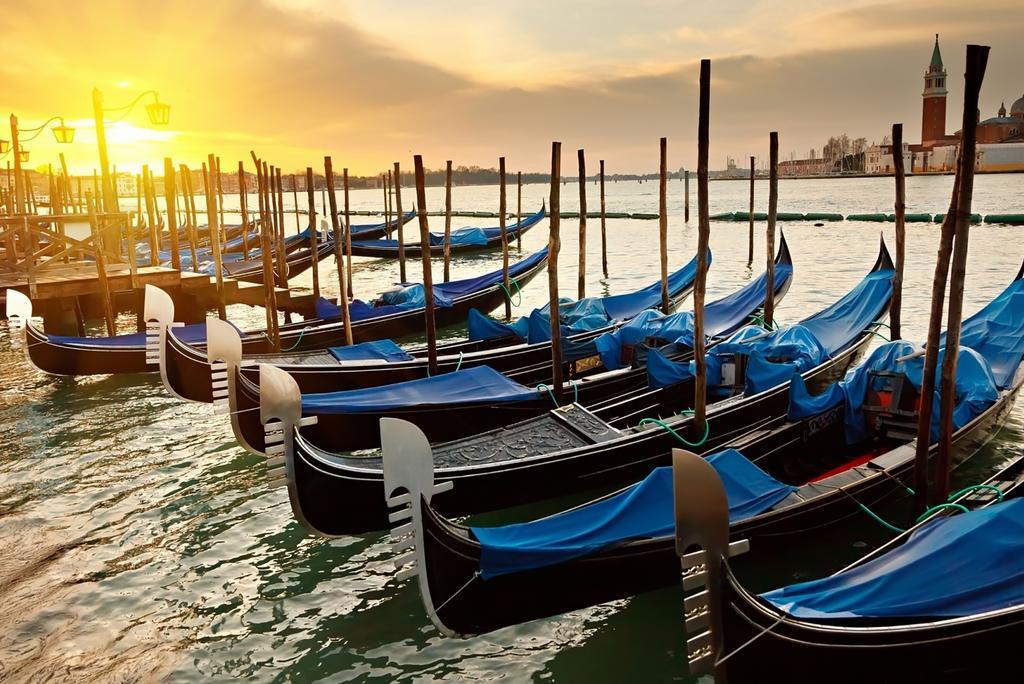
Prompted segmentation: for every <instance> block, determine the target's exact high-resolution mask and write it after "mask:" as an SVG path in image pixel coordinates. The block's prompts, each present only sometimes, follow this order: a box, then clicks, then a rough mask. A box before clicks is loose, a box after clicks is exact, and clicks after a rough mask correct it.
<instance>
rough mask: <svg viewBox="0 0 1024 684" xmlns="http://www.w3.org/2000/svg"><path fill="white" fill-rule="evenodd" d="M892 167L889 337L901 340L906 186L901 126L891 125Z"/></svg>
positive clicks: (899, 124)
mask: <svg viewBox="0 0 1024 684" xmlns="http://www.w3.org/2000/svg"><path fill="white" fill-rule="evenodd" d="M892 166H893V170H894V172H895V173H894V176H895V179H896V204H895V206H894V209H895V211H896V275H894V276H893V278H892V300H891V303H890V304H889V333H890V334H889V337H890V338H891V339H893V340H900V339H903V331H902V325H901V323H902V318H903V316H902V309H903V263H904V260H905V259H906V253H907V226H906V212H907V204H906V196H907V184H906V178H905V175H904V168H903V124H901V123H897V124H893V125H892Z"/></svg>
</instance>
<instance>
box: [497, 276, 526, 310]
mask: <svg viewBox="0 0 1024 684" xmlns="http://www.w3.org/2000/svg"><path fill="white" fill-rule="evenodd" d="M508 281H509V282H510V283H512V284H513V285H515V286H516V297H518V298H519V301H518V302H513V301H512V293H511V292H509V291H508V288H507V287H505V283H498V287H500V288H501V289H502V291H503V292H504V293H505V296H506V297H507V298H508V301H509V302H511V303H512V306H519V305H520V304H522V303H523V291H522V290H521V289H519V283H517V282H516V279H515V278H511V277H510V278H509V279H508Z"/></svg>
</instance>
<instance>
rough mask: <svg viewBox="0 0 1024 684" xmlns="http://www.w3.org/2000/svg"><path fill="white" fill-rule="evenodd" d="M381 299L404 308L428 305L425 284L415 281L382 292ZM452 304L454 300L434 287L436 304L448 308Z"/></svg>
mask: <svg viewBox="0 0 1024 684" xmlns="http://www.w3.org/2000/svg"><path fill="white" fill-rule="evenodd" d="M380 301H382V302H384V303H385V304H390V305H391V306H398V307H402V308H404V309H420V308H422V307H424V306H426V305H427V293H426V291H425V290H424V288H423V285H421V284H420V283H415V284H413V285H406V286H405V287H402V288H398V289H395V290H391V291H389V292H385V293H383V294H381V296H380ZM451 305H452V300H451V299H449V298H447V297H445V296H444V294H443V293H441V292H438V290H437V288H434V306H438V307H441V308H442V309H447V308H449V307H450V306H451Z"/></svg>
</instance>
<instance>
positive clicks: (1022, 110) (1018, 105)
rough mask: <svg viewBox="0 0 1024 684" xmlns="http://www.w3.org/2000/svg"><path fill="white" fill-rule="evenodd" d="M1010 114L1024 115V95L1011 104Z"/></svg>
mask: <svg viewBox="0 0 1024 684" xmlns="http://www.w3.org/2000/svg"><path fill="white" fill-rule="evenodd" d="M1010 116H1024V97H1021V98H1020V99H1019V100H1017V101H1016V102H1014V103H1013V104H1012V105H1010Z"/></svg>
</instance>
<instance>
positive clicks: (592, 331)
mask: <svg viewBox="0 0 1024 684" xmlns="http://www.w3.org/2000/svg"><path fill="white" fill-rule="evenodd" d="M708 258H709V263H710V252H709V255H708ZM778 263H779V264H780V268H779V269H778V270H777V274H778V278H779V279H780V282H781V281H783V280H785V278H784V277H783V276H785V275H786V273H787V272H788V271H787V270H786V269H784V268H782V267H781V264H790V265H791V261H790V257H789V250H788V247H787V246H786V243H785V239H783V241H782V243H781V245H780V248H779V260H778ZM696 273H697V259H696V257H694V258H693V259H692V260H690V262H689V263H687V264H685V265H684V266H683V267H682V268H680V269H679V270H677V271H675V272H674V273H671V274H669V277H668V289H669V298H670V302H671V305H672V307H673V308H675V307H677V306H678V305H679V304H680V302H682V301H683V300H684V299H685V298H686V297H687V296H688V295H689V294H690V291H691V290H692V289H693V281H694V278H695V277H696ZM660 303H661V281H660V280H659V281H656V282H654V283H652V284H650V285H648V286H647V287H645V288H642V289H640V290H636V291H633V292H628V293H623V294H619V295H611V296H608V297H592V298H588V299H586V300H583V301H580V302H573V303H567V304H564V305H563V306H562V307H560V316H561V317H562V319H563V321H565V320H566V319H567V318H568V317H567V316H566V315H563V313H564V312H565V313H568V312H572V311H573V310H580V309H585V310H593V309H595V308H596V309H600V310H601V311H602V312H603V313H604V315H605V317H606V318H607V324H606V325H601V324H598V325H594V323H593V319H592V317H588V320H587V321H586V323H587V325H578V324H576V323H574V322H571V323H570V324H569V325H570V327H569V329H568V333H569V334H567V335H566V337H565V338H564V346H565V351H564V353H565V354H566V357H567V361H566V373H573V372H575V369H576V367H577V366H582V365H583V364H584V363H586V360H585V358H586V357H588V356H593V355H594V354H595V353H597V352H596V347H595V345H594V340H595V339H596V338H598V337H599V336H600V335H602V334H604V333H606V332H610V331H612V330H614V329H615V328H617V327H619V326H621V325H622V324H624V323H625V322H627V321H630V320H632V319H633V318H635V317H636V316H637V315H639V314H641V313H642V312H643V311H645V310H647V309H650V308H652V307H654V306H658V305H660ZM546 311H547V307H544V308H543V309H537V310H534V311H533V312H532V313H531V314H529V315H527V316H523V317H522V318H520V319H519V321H518V322H516V323H514V324H511V325H509V324H504V323H499V322H497V321H494V320H492V319H489V318H487V317H486V316H484V315H483V314H480V313H479V312H478V311H470V313H469V320H468V322H469V330H470V339H468V340H458V341H451V342H441V343H440V344H438V346H437V365H438V371H439V373H450V372H452V371H454V370H456V369H462V368H471V367H473V366H480V365H488V366H491V367H492V368H494V369H495V370H499V371H509V370H515V369H520V368H529V367H537V366H540V365H543V364H550V363H551V342H550V339H549V337H550V335H549V334H543V331H541V334H540V335H535V334H534V332H535V331H533V330H528V331H527V332H526V333H525V334H524V333H523V332H522V330H521V328H522V326H521V325H520V322H524V321H525V322H526V323H527V324H529V322H531V321H534V320H535V319H538V317H540V319H543V320H548V319H547V318H546V316H547V314H546ZM548 325H550V323H548ZM230 334H234V333H230ZM538 338H539V339H538ZM226 348H227V349H228V350H230V349H231V346H230V345H228V346H227V347H226ZM249 359H250V360H251V361H255V362H257V363H270V364H273V365H275V366H278V367H280V368H282V369H284V370H285V371H287V372H288V373H289V374H290V375H292V376H293V377H294V378H295V380H296V382H297V383H298V384H299V389H300V390H301V391H302V392H303V393H304V394H309V393H315V392H335V391H339V390H349V389H361V388H364V387H378V386H380V385H388V384H391V383H394V382H402V381H405V380H415V379H417V378H425V377H427V376H428V375H429V367H428V364H427V348H426V346H425V345H420V346H418V347H415V348H411V349H396V348H395V345H394V344H393V343H392V342H391V341H390V340H382V341H373V342H368V343H364V344H362V345H354V346H352V347H335V348H332V349H324V350H312V351H303V352H288V353H283V354H267V355H261V356H257V357H254V356H250V357H249ZM215 360H220V361H228V362H229V363H231V362H232V360H231V359H225V358H219V359H215ZM238 370H239V372H241V373H242V375H243V376H244V377H245V379H246V380H247V381H248V382H249V383H252V385H253V387H258V386H259V369H258V368H257V367H256V366H255V365H249V366H242V367H240V368H239V369H238Z"/></svg>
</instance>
